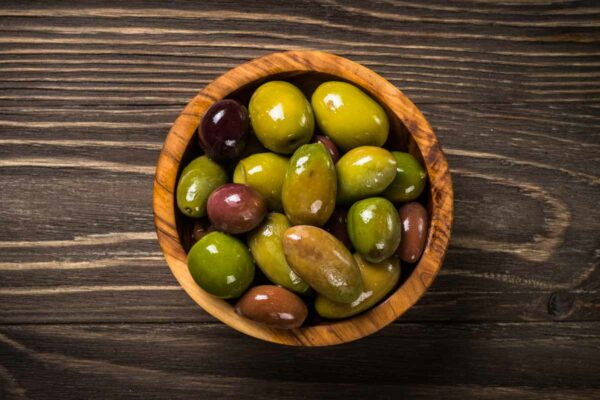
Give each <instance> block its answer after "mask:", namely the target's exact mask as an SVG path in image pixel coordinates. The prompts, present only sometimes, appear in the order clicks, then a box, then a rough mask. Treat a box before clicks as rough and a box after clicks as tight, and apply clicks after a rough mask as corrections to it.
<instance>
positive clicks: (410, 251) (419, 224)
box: [397, 202, 429, 263]
mask: <svg viewBox="0 0 600 400" xmlns="http://www.w3.org/2000/svg"><path fill="white" fill-rule="evenodd" d="M398 214H399V215H400V225H401V227H402V241H401V242H400V246H398V250H397V253H398V255H399V256H400V258H401V259H402V261H406V262H408V263H414V262H417V260H418V259H419V257H421V253H423V249H424V248H425V242H426V241H427V232H428V230H429V215H428V213H427V210H426V209H425V207H423V206H422V205H421V204H419V203H417V202H411V203H406V204H405V205H403V206H402V207H400V209H399V210H398Z"/></svg>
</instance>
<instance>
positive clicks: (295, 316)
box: [235, 285, 308, 329]
mask: <svg viewBox="0 0 600 400" xmlns="http://www.w3.org/2000/svg"><path fill="white" fill-rule="evenodd" d="M235 311H236V312H237V313H238V314H239V315H241V316H242V317H246V318H248V319H251V320H253V321H256V322H260V323H262V324H265V325H268V326H271V327H273V328H280V329H296V328H299V327H300V326H301V325H302V323H303V322H304V320H305V319H306V316H307V315H308V309H307V308H306V305H305V304H304V302H303V301H302V299H301V298H300V297H298V296H296V295H295V294H294V293H292V292H290V291H289V290H286V289H284V288H280V287H278V286H273V285H261V286H255V287H253V288H252V289H250V290H248V292H247V293H246V294H244V296H243V297H242V298H241V299H240V300H239V301H238V303H237V304H236V306H235Z"/></svg>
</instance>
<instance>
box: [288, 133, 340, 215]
mask: <svg viewBox="0 0 600 400" xmlns="http://www.w3.org/2000/svg"><path fill="white" fill-rule="evenodd" d="M336 191H337V180H336V176H335V166H334V165H333V161H332V160H331V156H330V155H329V153H328V152H327V150H326V149H325V146H323V145H322V144H321V143H313V144H305V145H304V146H302V147H300V148H299V149H298V150H296V152H295V153H294V155H293V156H292V158H291V159H290V164H289V166H288V170H287V173H286V174H285V179H284V181H283V190H282V194H281V200H282V203H283V209H284V210H285V213H286V215H287V217H288V218H289V219H290V222H291V223H292V224H293V225H300V224H306V225H315V226H322V225H323V224H325V222H327V220H328V219H329V217H330V216H331V213H333V210H334V208H335V197H336Z"/></svg>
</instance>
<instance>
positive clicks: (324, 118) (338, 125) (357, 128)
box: [311, 81, 389, 151]
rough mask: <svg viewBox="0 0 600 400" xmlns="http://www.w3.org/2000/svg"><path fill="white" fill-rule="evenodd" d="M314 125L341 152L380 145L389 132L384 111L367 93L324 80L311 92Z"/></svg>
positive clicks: (353, 87) (352, 86)
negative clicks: (315, 120)
mask: <svg viewBox="0 0 600 400" xmlns="http://www.w3.org/2000/svg"><path fill="white" fill-rule="evenodd" d="M311 104H312V106H313V110H314V112H315V116H316V119H317V124H318V125H319V128H320V129H321V131H322V132H323V133H325V134H326V135H327V136H329V137H330V138H331V139H332V140H333V141H334V142H335V144H336V145H337V146H338V147H339V148H341V149H342V150H343V151H348V150H350V149H353V148H355V147H359V146H368V145H371V146H382V145H383V144H384V143H385V141H386V140H387V137H388V133H389V121H388V117H387V115H386V113H385V110H384V109H383V108H382V107H381V106H380V105H379V104H378V103H377V102H376V101H375V100H373V99H372V98H370V97H369V96H368V95H367V94H366V93H364V92H363V91H362V90H360V89H359V88H357V87H356V86H354V85H351V84H349V83H346V82H336V81H331V82H325V83H323V84H321V85H320V86H319V87H318V88H317V90H315V92H314V93H313V95H312V98H311Z"/></svg>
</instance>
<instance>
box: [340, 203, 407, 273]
mask: <svg viewBox="0 0 600 400" xmlns="http://www.w3.org/2000/svg"><path fill="white" fill-rule="evenodd" d="M348 236H350V241H351V242H352V245H353V246H354V248H355V249H356V251H357V252H359V253H360V254H362V255H363V256H364V257H365V259H367V261H371V262H379V261H383V260H385V259H386V258H388V257H390V256H391V255H392V254H394V252H395V251H396V249H397V248H398V245H399V244H400V237H401V228H400V221H399V217H398V212H397V211H396V208H394V205H393V204H392V203H390V201H389V200H386V199H384V198H382V197H371V198H369V199H364V200H361V201H358V202H356V203H354V204H353V205H352V207H350V210H349V211H348Z"/></svg>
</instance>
